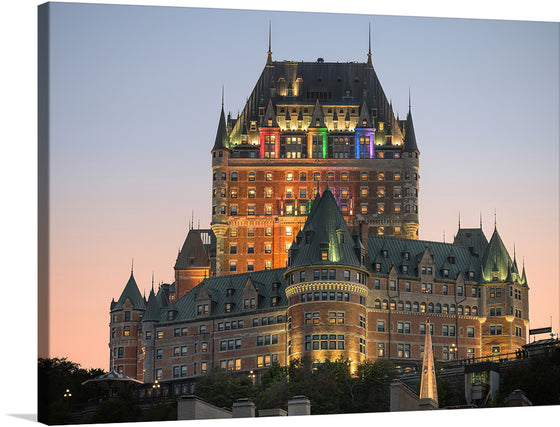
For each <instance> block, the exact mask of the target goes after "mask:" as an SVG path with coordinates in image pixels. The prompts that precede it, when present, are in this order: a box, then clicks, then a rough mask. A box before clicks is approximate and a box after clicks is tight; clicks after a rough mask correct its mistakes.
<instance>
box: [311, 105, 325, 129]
mask: <svg viewBox="0 0 560 427" xmlns="http://www.w3.org/2000/svg"><path fill="white" fill-rule="evenodd" d="M309 127H310V128H324V127H327V125H326V124H325V117H324V116H323V107H321V104H320V103H319V100H317V102H316V103H315V107H313V115H312V116H311V121H310V122H309Z"/></svg>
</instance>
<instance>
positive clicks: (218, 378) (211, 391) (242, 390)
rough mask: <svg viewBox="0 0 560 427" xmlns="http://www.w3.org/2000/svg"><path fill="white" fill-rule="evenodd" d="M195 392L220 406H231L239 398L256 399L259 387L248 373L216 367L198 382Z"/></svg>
mask: <svg viewBox="0 0 560 427" xmlns="http://www.w3.org/2000/svg"><path fill="white" fill-rule="evenodd" d="M194 394H195V395H196V396H198V397H200V398H201V399H203V400H205V401H206V402H209V403H211V404H213V405H216V406H218V407H220V408H231V406H232V405H233V402H234V401H236V400H237V399H244V398H249V399H251V400H253V401H255V400H256V397H257V389H256V387H254V385H253V381H252V380H251V378H249V377H248V376H247V375H239V374H235V373H231V372H225V371H224V370H223V369H216V370H214V371H213V372H212V373H210V374H208V375H206V376H204V377H202V378H201V379H200V380H199V381H198V382H197V383H196V387H195V390H194Z"/></svg>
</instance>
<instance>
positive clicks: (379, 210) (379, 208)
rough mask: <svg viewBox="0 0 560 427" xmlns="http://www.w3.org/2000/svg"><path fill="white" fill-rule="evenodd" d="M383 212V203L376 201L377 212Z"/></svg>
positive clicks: (379, 213)
mask: <svg viewBox="0 0 560 427" xmlns="http://www.w3.org/2000/svg"><path fill="white" fill-rule="evenodd" d="M384 212H385V203H378V204H377V214H378V215H381V214H382V213H384Z"/></svg>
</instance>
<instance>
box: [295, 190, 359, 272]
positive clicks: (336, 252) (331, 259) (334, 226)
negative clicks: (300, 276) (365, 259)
mask: <svg viewBox="0 0 560 427" xmlns="http://www.w3.org/2000/svg"><path fill="white" fill-rule="evenodd" d="M314 205H315V203H314ZM354 243H355V242H354V239H353V238H352V235H351V233H350V230H349V229H348V226H347V225H346V221H344V217H343V216H342V214H341V213H340V210H339V209H338V206H337V204H336V201H335V199H334V196H333V194H332V192H331V190H330V188H329V187H328V186H327V188H326V189H325V191H324V192H323V195H322V196H321V199H320V200H319V202H318V203H317V204H316V206H314V209H312V212H311V215H309V217H308V218H307V221H306V222H305V225H304V226H303V239H302V240H301V242H299V245H298V248H297V254H296V255H295V256H294V259H293V260H292V263H291V267H292V268H294V267H300V266H305V265H319V264H324V265H335V264H336V265H349V266H355V267H360V266H361V263H360V260H359V259H358V257H357V255H356V252H355V251H354ZM324 251H327V259H326V260H323V259H322V252H324Z"/></svg>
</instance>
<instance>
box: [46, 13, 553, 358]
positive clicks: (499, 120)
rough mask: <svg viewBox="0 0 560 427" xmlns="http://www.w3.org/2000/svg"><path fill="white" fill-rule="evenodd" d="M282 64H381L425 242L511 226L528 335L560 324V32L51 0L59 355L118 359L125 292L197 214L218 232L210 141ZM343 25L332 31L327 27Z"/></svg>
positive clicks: (54, 306) (169, 263)
mask: <svg viewBox="0 0 560 427" xmlns="http://www.w3.org/2000/svg"><path fill="white" fill-rule="evenodd" d="M269 20H270V21H271V24H272V52H273V54H272V55H273V59H274V60H277V61H278V60H295V61H301V60H303V61H314V60H316V59H317V58H318V57H322V58H324V59H325V61H326V62H329V61H340V62H347V61H358V62H365V61H366V59H367V56H366V54H367V49H368V24H369V23H371V25H372V51H373V63H374V67H375V69H376V71H377V73H378V76H379V78H380V81H381V84H382V85H383V88H384V90H385V93H386V95H387V97H388V98H389V99H390V100H392V103H393V108H394V110H395V111H396V112H398V113H399V114H400V117H401V118H404V117H405V116H406V112H407V109H408V93H409V88H410V91H411V94H412V113H413V117H414V125H415V130H416V136H417V140H418V145H419V148H420V151H421V157H420V177H421V178H420V196H419V199H420V206H419V212H420V230H419V233H420V239H424V240H438V241H442V240H443V238H444V235H445V239H446V241H448V242H451V241H452V240H453V237H454V234H455V232H456V231H457V222H458V215H459V212H460V215H461V225H462V226H463V227H478V225H479V216H480V214H481V215H482V221H483V229H484V232H485V234H486V236H487V238H488V239H490V237H491V235H492V231H493V228H494V211H496V218H497V227H498V231H499V232H500V235H501V237H502V239H503V241H504V243H505V244H506V247H507V249H508V250H509V252H510V254H511V256H513V247H514V245H515V248H516V255H517V262H518V264H519V266H520V268H521V265H522V263H523V260H525V267H526V271H527V277H528V281H529V286H530V288H531V291H530V318H531V327H543V326H548V325H549V324H550V316H552V320H553V326H554V329H555V331H558V325H559V323H558V322H559V320H558V299H559V297H558V287H559V286H558V285H559V283H558V277H559V271H558V257H559V253H558V233H559V230H558V203H559V201H558V193H559V189H558V116H559V104H558V91H559V87H558V73H559V69H558V62H559V58H558V49H559V45H558V40H559V38H558V25H557V24H553V23H535V22H508V21H481V20H479V21H476V20H467V19H439V18H410V17H383V16H366V15H342V14H338V15H336V14H317V13H305V14H304V13H287V12H263V11H232V10H211V9H188V8H173V7H169V8H163V7H135V6H111V5H86V4H54V5H53V8H52V14H51V30H52V32H51V51H50V54H51V57H50V58H51V80H50V83H51V86H50V90H51V100H50V106H51V109H50V114H51V122H50V123H51V135H50V141H51V163H50V165H51V192H50V201H51V223H50V227H51V228H50V232H51V247H50V250H51V252H50V256H51V264H50V267H51V270H50V284H51V295H50V304H51V320H50V328H51V330H50V344H51V348H50V354H49V355H50V356H53V357H54V356H67V357H68V358H69V359H70V360H72V361H76V362H79V363H81V364H82V365H83V366H84V367H101V368H104V369H107V368H108V366H109V352H108V347H107V343H108V336H109V329H108V322H109V305H110V302H111V298H115V300H116V299H118V297H119V295H120V293H121V291H122V289H123V287H124V285H125V284H126V282H127V280H128V277H129V275H130V269H131V261H132V259H134V276H135V278H136V281H137V283H138V285H139V288H140V291H141V292H146V294H147V293H148V292H149V289H150V287H151V276H152V272H154V276H155V282H156V286H157V284H158V283H160V282H166V283H171V282H172V281H173V265H174V263H175V259H176V256H177V250H178V248H179V247H180V245H181V244H182V243H183V241H184V239H185V236H186V233H187V230H188V224H189V220H190V218H191V215H192V213H193V212H194V218H195V223H196V224H197V223H198V221H200V226H201V227H203V228H207V227H209V224H210V214H211V212H210V202H211V169H210V149H211V147H212V144H213V141H214V137H215V134H216V128H217V124H218V117H219V112H220V105H221V93H222V85H223V86H224V87H225V110H226V113H227V112H228V111H230V112H232V114H233V115H234V116H235V115H237V113H238V112H239V111H241V110H242V108H243V105H244V102H245V100H246V98H247V97H248V96H249V94H250V92H251V90H252V88H253V86H254V84H255V83H256V81H257V78H258V76H259V75H260V73H261V72H262V70H263V67H264V65H265V61H266V51H267V48H268V23H269ZM325 29H330V30H329V31H324V30H325Z"/></svg>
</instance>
